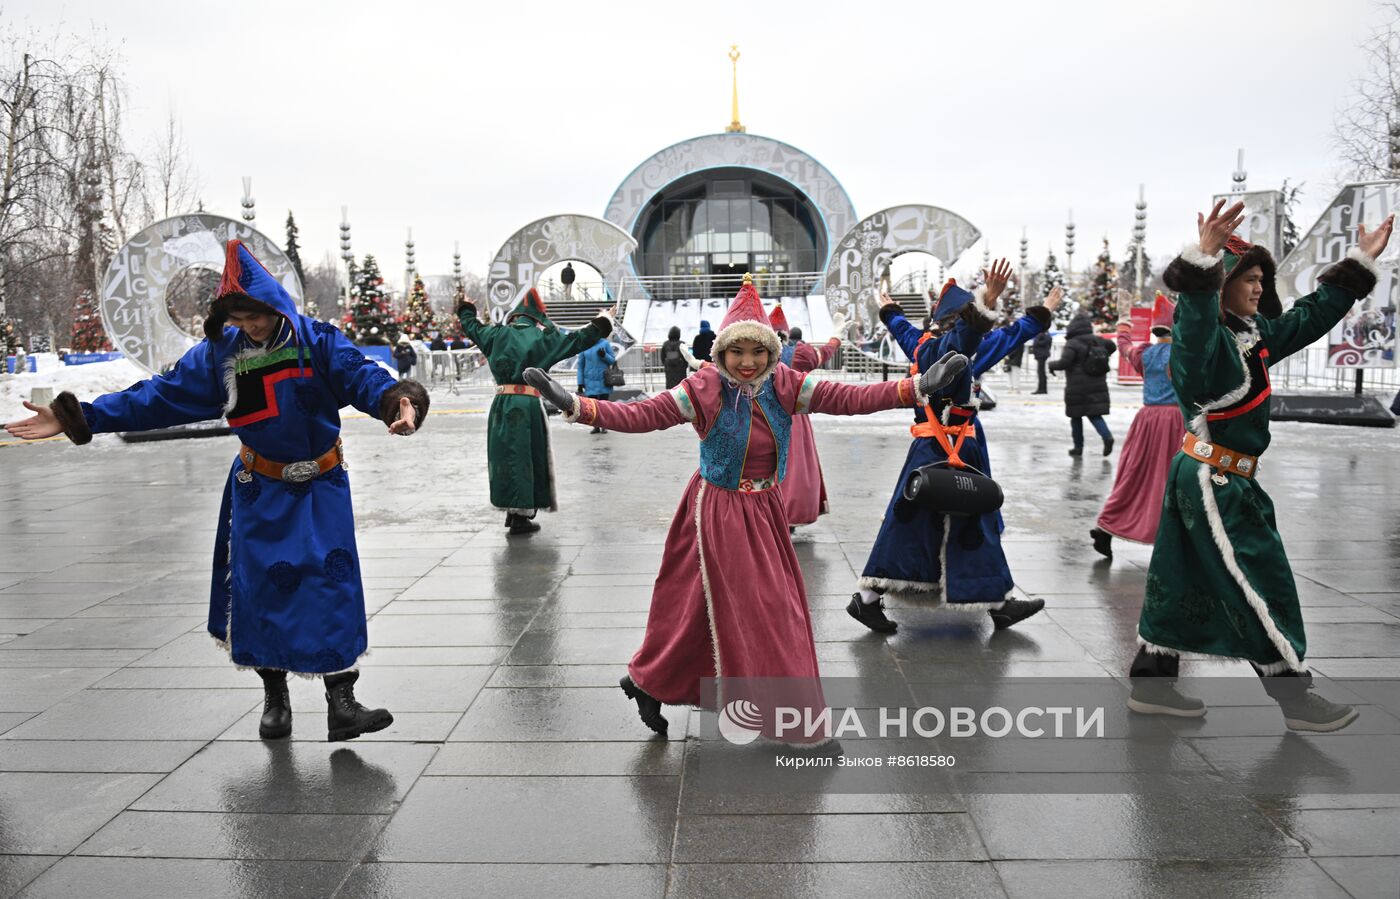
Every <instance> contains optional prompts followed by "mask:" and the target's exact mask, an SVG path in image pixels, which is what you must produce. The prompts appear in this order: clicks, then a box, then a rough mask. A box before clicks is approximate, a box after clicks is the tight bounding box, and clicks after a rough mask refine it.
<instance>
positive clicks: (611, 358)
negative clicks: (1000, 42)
mask: <svg viewBox="0 0 1400 899" xmlns="http://www.w3.org/2000/svg"><path fill="white" fill-rule="evenodd" d="M616 364H617V355H616V354H615V353H613V348H612V344H610V343H608V339H607V338H606V337H601V338H599V339H598V342H597V343H595V344H593V346H591V347H589V348H588V349H586V350H584V351H583V352H582V353H579V354H578V392H579V394H580V395H582V396H587V397H592V398H593V399H595V400H605V399H607V398H608V397H610V396H612V388H611V387H609V386H608V385H607V382H606V381H605V380H604V379H603V373H604V372H606V371H607V370H608V366H609V365H616ZM607 432H608V431H607V429H606V428H601V427H598V426H597V425H594V427H593V430H591V431H589V432H588V433H590V434H606V433H607Z"/></svg>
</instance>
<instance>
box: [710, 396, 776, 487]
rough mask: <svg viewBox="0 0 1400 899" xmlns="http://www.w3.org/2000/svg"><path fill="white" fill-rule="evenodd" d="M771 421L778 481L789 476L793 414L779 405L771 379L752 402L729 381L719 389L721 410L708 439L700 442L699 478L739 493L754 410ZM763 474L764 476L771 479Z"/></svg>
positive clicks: (769, 422) (769, 424)
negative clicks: (789, 446)
mask: <svg viewBox="0 0 1400 899" xmlns="http://www.w3.org/2000/svg"><path fill="white" fill-rule="evenodd" d="M755 406H757V407H758V409H759V410H760V411H759V414H761V415H763V416H764V417H765V418H766V419H767V420H768V427H769V429H770V430H771V431H772V432H773V442H774V443H775V444H776V445H777V450H778V471H777V473H776V478H777V480H778V481H782V479H783V478H784V477H785V476H786V475H787V457H788V444H789V443H790V442H791V437H792V415H791V414H790V413H789V412H788V411H787V410H786V409H784V408H783V405H782V403H780V402H778V392H777V390H775V389H774V388H773V382H772V381H771V380H770V381H768V382H766V383H765V384H764V385H763V389H762V390H760V391H759V392H758V396H757V397H756V398H753V399H750V398H749V396H748V394H746V393H743V392H742V391H740V390H739V388H737V387H732V386H730V385H729V384H728V383H727V382H726V383H724V384H722V385H721V388H720V411H719V415H718V416H716V418H715V423H714V424H713V425H712V426H711V427H710V432H709V433H708V434H706V435H705V439H704V440H702V441H700V476H701V477H703V478H704V479H705V480H707V481H709V482H710V483H711V484H714V485H715V486H716V487H723V488H725V489H726V490H738V489H739V481H740V480H741V479H742V478H743V472H744V458H745V457H746V456H747V455H748V450H749V433H750V431H752V429H753V416H754V407H755ZM769 476H770V475H769V474H764V475H763V477H769Z"/></svg>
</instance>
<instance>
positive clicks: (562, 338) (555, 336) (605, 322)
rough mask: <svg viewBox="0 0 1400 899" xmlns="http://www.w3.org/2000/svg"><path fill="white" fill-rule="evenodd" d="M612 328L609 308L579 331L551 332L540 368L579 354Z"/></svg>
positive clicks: (545, 367)
mask: <svg viewBox="0 0 1400 899" xmlns="http://www.w3.org/2000/svg"><path fill="white" fill-rule="evenodd" d="M612 329H613V323H612V316H611V315H609V314H608V312H607V310H604V311H602V312H600V313H598V315H597V317H596V318H594V319H593V320H592V321H590V322H589V323H588V324H586V325H584V326H583V327H582V328H579V329H578V330H577V331H572V332H570V333H568V334H563V333H558V332H550V334H549V341H548V343H547V346H546V349H545V355H544V358H542V359H540V368H543V369H545V370H548V369H549V368H550V366H552V365H554V364H555V363H557V362H563V361H564V360H565V359H567V358H569V357H570V356H577V355H578V354H579V353H582V352H583V351H584V350H586V349H588V348H589V347H591V346H593V344H595V343H597V342H598V341H600V340H602V339H603V338H604V337H607V336H608V335H609V334H611V333H612Z"/></svg>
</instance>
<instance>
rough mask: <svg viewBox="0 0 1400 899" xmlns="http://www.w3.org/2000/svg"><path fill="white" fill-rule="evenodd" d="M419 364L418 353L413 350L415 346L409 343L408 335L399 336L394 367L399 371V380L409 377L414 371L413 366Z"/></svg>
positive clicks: (395, 348)
mask: <svg viewBox="0 0 1400 899" xmlns="http://www.w3.org/2000/svg"><path fill="white" fill-rule="evenodd" d="M417 364H418V353H416V352H415V351H414V349H413V344H412V343H410V342H409V340H408V335H407V334H400V335H399V342H398V345H397V346H395V347H394V367H395V368H397V369H398V370H399V378H400V379H401V380H402V379H403V378H406V377H408V375H409V373H410V372H412V371H413V366H415V365H417Z"/></svg>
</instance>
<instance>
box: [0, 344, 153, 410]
mask: <svg viewBox="0 0 1400 899" xmlns="http://www.w3.org/2000/svg"><path fill="white" fill-rule="evenodd" d="M34 358H35V359H37V360H38V362H37V364H36V366H35V367H36V368H38V371H36V372H32V373H31V372H25V373H24V374H22V375H7V376H0V421H14V420H15V419H17V418H27V417H28V416H29V412H28V411H27V410H26V409H25V408H24V405H23V401H24V400H27V399H29V394H30V392H31V391H32V390H33V389H34V388H35V387H52V388H53V392H54V394H55V395H57V394H58V393H59V392H60V391H63V390H69V391H72V392H73V394H74V395H75V396H77V397H78V399H80V400H90V399H92V398H93V397H95V396H97V395H98V394H102V393H113V392H115V391H118V390H125V389H126V388H127V387H130V386H131V385H132V384H135V383H136V382H137V381H140V380H142V379H143V378H147V377H149V375H148V374H147V373H146V370H145V369H143V368H141V367H139V366H138V365H136V364H135V363H134V362H132V361H130V360H129V359H115V360H113V361H111V362H93V363H91V364H90V365H64V364H63V363H62V362H60V361H59V359H58V355H57V354H56V353H35V354H34Z"/></svg>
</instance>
